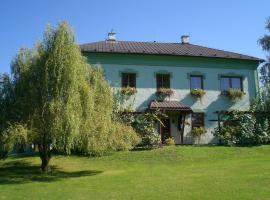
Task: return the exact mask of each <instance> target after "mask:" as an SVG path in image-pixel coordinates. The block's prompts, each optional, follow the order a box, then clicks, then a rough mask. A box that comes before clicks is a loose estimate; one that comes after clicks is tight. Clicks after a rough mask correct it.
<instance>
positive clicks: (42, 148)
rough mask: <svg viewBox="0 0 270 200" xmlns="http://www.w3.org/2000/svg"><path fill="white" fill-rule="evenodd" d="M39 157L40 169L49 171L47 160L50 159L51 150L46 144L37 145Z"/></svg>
mask: <svg viewBox="0 0 270 200" xmlns="http://www.w3.org/2000/svg"><path fill="white" fill-rule="evenodd" d="M38 150H39V157H40V159H41V166H40V167H41V170H42V172H44V173H47V172H49V170H50V167H49V162H50V159H51V150H50V148H49V146H48V145H46V144H45V145H44V144H43V145H38Z"/></svg>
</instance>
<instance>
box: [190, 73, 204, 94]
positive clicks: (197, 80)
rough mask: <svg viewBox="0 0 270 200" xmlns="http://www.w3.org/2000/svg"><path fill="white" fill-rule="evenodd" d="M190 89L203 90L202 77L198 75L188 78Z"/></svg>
mask: <svg viewBox="0 0 270 200" xmlns="http://www.w3.org/2000/svg"><path fill="white" fill-rule="evenodd" d="M190 89H191V90H193V89H203V77H202V76H199V75H191V76H190Z"/></svg>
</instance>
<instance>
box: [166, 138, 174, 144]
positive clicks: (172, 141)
mask: <svg viewBox="0 0 270 200" xmlns="http://www.w3.org/2000/svg"><path fill="white" fill-rule="evenodd" d="M164 144H165V145H167V146H173V145H175V143H174V139H173V138H167V139H166V140H165V141H164Z"/></svg>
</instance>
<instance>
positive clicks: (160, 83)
mask: <svg viewBox="0 0 270 200" xmlns="http://www.w3.org/2000/svg"><path fill="white" fill-rule="evenodd" d="M156 78H157V89H159V88H170V75H169V74H157V75H156Z"/></svg>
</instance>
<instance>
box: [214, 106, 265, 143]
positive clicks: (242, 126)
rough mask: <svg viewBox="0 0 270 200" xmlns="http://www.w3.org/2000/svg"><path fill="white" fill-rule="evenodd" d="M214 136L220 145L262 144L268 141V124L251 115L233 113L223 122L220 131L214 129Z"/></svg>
mask: <svg viewBox="0 0 270 200" xmlns="http://www.w3.org/2000/svg"><path fill="white" fill-rule="evenodd" d="M214 135H215V136H217V137H218V138H219V140H220V142H221V143H222V144H225V145H230V146H232V145H257V144H264V143H267V142H268V141H269V139H270V132H269V123H268V120H267V119H266V118H264V119H259V118H257V116H256V115H255V114H253V113H250V114H249V113H243V112H241V111H234V112H232V113H230V114H229V116H228V118H227V119H226V120H225V121H224V122H223V125H222V126H221V129H220V131H219V129H218V128H216V129H215V132H214Z"/></svg>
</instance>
